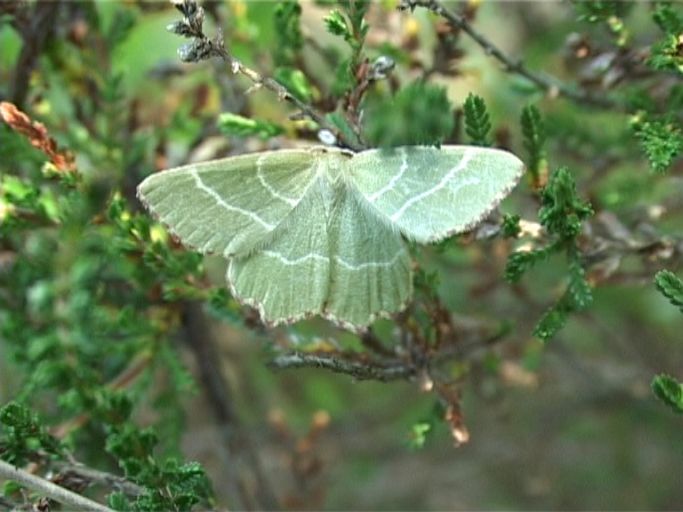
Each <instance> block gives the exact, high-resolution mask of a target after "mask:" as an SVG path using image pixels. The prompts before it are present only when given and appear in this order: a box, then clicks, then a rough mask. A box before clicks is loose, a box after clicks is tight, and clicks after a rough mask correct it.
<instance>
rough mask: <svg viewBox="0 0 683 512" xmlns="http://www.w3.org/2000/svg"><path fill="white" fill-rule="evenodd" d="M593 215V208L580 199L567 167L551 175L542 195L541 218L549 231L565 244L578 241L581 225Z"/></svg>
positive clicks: (539, 212) (539, 215)
mask: <svg viewBox="0 0 683 512" xmlns="http://www.w3.org/2000/svg"><path fill="white" fill-rule="evenodd" d="M592 214H593V209H592V208H591V206H590V204H588V203H586V202H585V201H582V200H581V199H579V197H578V195H577V192H576V182H575V181H574V177H573V176H572V174H571V173H570V172H569V169H567V168H566V167H560V168H559V169H557V170H556V171H555V172H554V173H552V174H551V176H550V179H549V180H548V184H547V185H546V186H545V188H544V189H543V191H542V193H541V209H540V210H539V211H538V218H539V220H540V222H541V224H542V225H543V227H545V228H546V229H547V230H548V233H550V234H552V235H555V236H557V237H558V238H559V239H560V240H562V241H569V240H573V239H574V238H576V236H577V235H578V234H579V231H580V229H581V222H582V221H584V220H586V219H587V218H588V217H589V216H591V215H592Z"/></svg>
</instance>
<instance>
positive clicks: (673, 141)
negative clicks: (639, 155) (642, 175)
mask: <svg viewBox="0 0 683 512" xmlns="http://www.w3.org/2000/svg"><path fill="white" fill-rule="evenodd" d="M632 128H633V130H634V133H635V135H636V138H637V139H638V140H639V142H640V145H641V147H642V149H643V151H644V152H645V155H646V156H647V159H648V161H649V163H650V167H651V168H652V169H653V170H654V171H655V172H660V173H661V172H664V171H666V170H667V169H668V168H669V167H670V166H671V164H672V163H673V161H674V159H675V158H676V157H677V156H678V155H679V154H680V153H681V151H683V131H682V130H681V127H680V126H679V125H678V123H677V122H676V121H674V120H666V119H663V118H653V119H640V118H638V119H636V120H635V121H634V122H633V123H632Z"/></svg>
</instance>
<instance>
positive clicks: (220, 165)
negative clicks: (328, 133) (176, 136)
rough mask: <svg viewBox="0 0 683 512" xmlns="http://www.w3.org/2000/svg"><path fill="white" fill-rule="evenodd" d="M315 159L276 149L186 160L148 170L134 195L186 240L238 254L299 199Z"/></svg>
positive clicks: (226, 253)
mask: <svg viewBox="0 0 683 512" xmlns="http://www.w3.org/2000/svg"><path fill="white" fill-rule="evenodd" d="M318 160H319V157H318V156H316V154H314V153H312V152H310V151H307V150H280V151H269V152H264V153H256V154H249V155H242V156H236V157H230V158H225V159H222V160H213V161H210V162H205V163H199V164H191V165H186V166H183V167H178V168H175V169H170V170H167V171H163V172H159V173H156V174H153V175H151V176H149V177H148V178H147V179H145V180H144V181H143V182H142V183H141V184H140V185H139V186H138V197H140V199H141V200H142V202H143V203H144V204H145V206H146V207H147V208H148V209H149V210H150V211H151V212H152V213H153V214H154V215H155V216H156V217H157V218H158V219H159V220H160V221H161V222H162V223H164V224H165V225H166V226H167V227H168V228H169V230H170V231H171V232H172V233H173V234H174V235H176V236H177V237H178V238H180V240H181V241H182V242H183V244H185V245H186V246H189V247H191V248H194V249H196V250H198V251H200V252H203V253H207V252H216V253H220V254H223V255H224V256H233V255H239V254H244V253H246V252H248V251H250V250H253V249H254V248H255V247H257V246H258V245H259V244H260V243H262V242H263V240H264V239H267V238H268V236H269V235H270V234H271V233H272V232H273V231H274V230H275V229H276V228H277V226H278V225H279V224H280V223H281V222H282V220H283V219H284V218H285V217H286V216H287V215H288V214H289V213H290V212H291V211H292V210H293V209H294V208H295V207H296V206H297V205H298V204H299V202H300V201H301V199H302V198H303V197H304V195H305V194H306V191H307V190H308V187H309V186H310V184H311V183H312V182H313V179H314V177H315V174H316V170H317V163H318Z"/></svg>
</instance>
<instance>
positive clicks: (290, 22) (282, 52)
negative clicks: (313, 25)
mask: <svg viewBox="0 0 683 512" xmlns="http://www.w3.org/2000/svg"><path fill="white" fill-rule="evenodd" d="M300 22H301V6H300V5H299V2H298V1H297V0H286V1H283V2H278V4H277V6H276V7H275V40H276V46H275V54H274V56H273V58H274V59H275V64H276V65H277V66H292V65H294V64H295V61H296V57H297V54H298V52H299V51H301V48H302V47H303V44H304V39H303V35H302V34H301V27H300Z"/></svg>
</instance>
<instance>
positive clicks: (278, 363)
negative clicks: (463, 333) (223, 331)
mask: <svg viewBox="0 0 683 512" xmlns="http://www.w3.org/2000/svg"><path fill="white" fill-rule="evenodd" d="M268 366H269V367H271V368H273V369H276V370H284V369H289V368H324V369H326V370H330V371H333V372H336V373H344V374H346V375H350V376H352V377H353V378H354V379H356V380H377V381H380V382H388V381H392V380H408V379H410V378H411V377H414V376H415V375H416V374H417V372H418V369H417V368H416V367H415V366H413V365H411V364H407V363H393V364H382V365H379V364H375V363H366V362H362V361H353V360H349V359H343V358H341V357H340V356H339V355H338V354H320V353H318V354H307V353H304V352H291V353H287V354H282V355H279V356H277V357H276V358H275V359H273V360H272V361H270V362H269V363H268Z"/></svg>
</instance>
